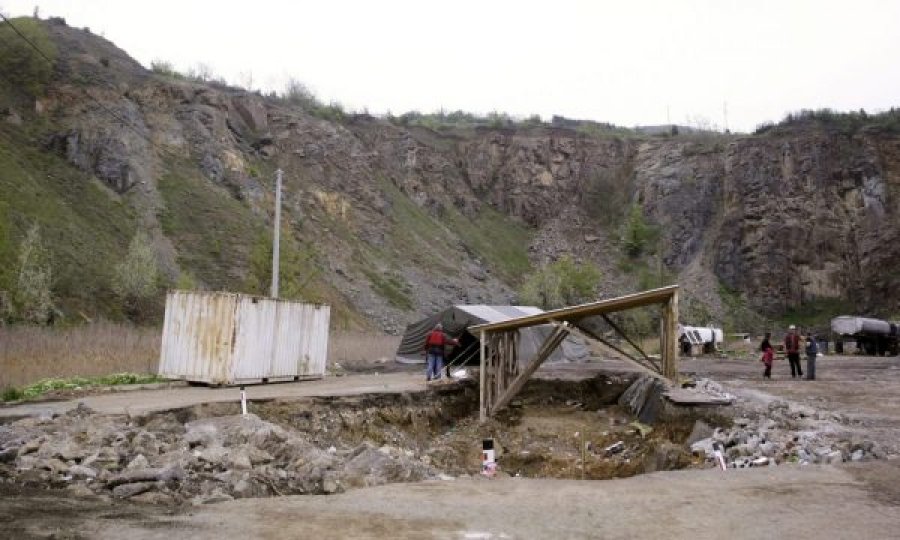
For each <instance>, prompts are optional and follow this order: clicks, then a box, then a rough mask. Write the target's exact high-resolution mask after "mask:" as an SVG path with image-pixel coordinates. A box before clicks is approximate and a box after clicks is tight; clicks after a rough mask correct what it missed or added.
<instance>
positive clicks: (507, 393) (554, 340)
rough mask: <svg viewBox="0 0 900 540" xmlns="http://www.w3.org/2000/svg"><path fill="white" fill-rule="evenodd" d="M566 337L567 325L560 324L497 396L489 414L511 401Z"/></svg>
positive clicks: (567, 332)
mask: <svg viewBox="0 0 900 540" xmlns="http://www.w3.org/2000/svg"><path fill="white" fill-rule="evenodd" d="M568 335H569V323H562V324H561V325H559V326H557V327H556V329H555V330H554V331H553V333H552V334H550V336H549V337H548V338H547V339H546V340H545V341H544V344H543V345H541V348H540V350H538V352H537V354H535V356H534V358H532V359H531V362H529V363H528V365H527V366H525V369H523V370H522V372H521V373H519V374H518V375H517V376H516V378H515V379H513V381H512V383H511V384H510V385H509V386H508V387H506V388H505V389H504V390H503V393H502V394H499V395H498V397H497V399H496V400H495V401H494V403H493V404H492V405H491V410H490V414H493V413H494V412H496V411H498V410H500V409H502V408H503V407H505V406H506V405H507V404H508V403H509V402H510V401H511V400H512V398H513V396H515V395H516V394H517V393H518V392H519V390H521V389H522V387H523V386H525V383H526V382H527V381H528V379H529V378H530V377H531V375H532V374H533V373H534V372H535V371H537V368H539V367H540V366H541V364H543V363H544V361H545V360H546V359H547V358H549V357H550V355H551V354H553V351H554V350H556V348H557V347H558V346H559V344H560V343H562V341H563V340H564V339H565V338H566V336H568Z"/></svg>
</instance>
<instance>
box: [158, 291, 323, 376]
mask: <svg viewBox="0 0 900 540" xmlns="http://www.w3.org/2000/svg"><path fill="white" fill-rule="evenodd" d="M330 315H331V308H330V307H329V306H327V305H321V304H303V303H300V302H290V301H286V300H275V299H273V298H263V297H258V296H249V295H243V294H234V293H224V292H193V291H191V292H189V291H172V292H170V293H169V294H168V295H167V297H166V314H165V320H164V322H163V335H162V347H161V349H160V358H159V375H160V376H161V377H166V378H169V379H183V380H186V381H192V382H203V383H208V384H241V383H250V382H266V381H290V380H299V379H314V378H322V377H324V376H325V361H326V359H327V356H328V323H329V318H330Z"/></svg>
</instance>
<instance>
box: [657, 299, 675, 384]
mask: <svg viewBox="0 0 900 540" xmlns="http://www.w3.org/2000/svg"><path fill="white" fill-rule="evenodd" d="M677 332H678V291H675V293H674V294H672V297H671V298H670V299H669V300H668V301H667V302H666V303H665V304H663V306H662V319H661V321H660V336H659V340H660V356H661V357H662V374H663V376H664V377H665V378H667V379H669V380H670V381H675V380H676V379H677V378H678V339H677V337H676V333H677Z"/></svg>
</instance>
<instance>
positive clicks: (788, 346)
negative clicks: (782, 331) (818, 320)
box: [784, 324, 803, 379]
mask: <svg viewBox="0 0 900 540" xmlns="http://www.w3.org/2000/svg"><path fill="white" fill-rule="evenodd" d="M784 352H785V353H787V359H788V363H790V364H791V378H792V379H793V378H794V377H803V370H802V369H800V334H798V333H797V327H796V326H794V325H793V324H792V325H791V326H790V328H788V333H787V335H786V336H784Z"/></svg>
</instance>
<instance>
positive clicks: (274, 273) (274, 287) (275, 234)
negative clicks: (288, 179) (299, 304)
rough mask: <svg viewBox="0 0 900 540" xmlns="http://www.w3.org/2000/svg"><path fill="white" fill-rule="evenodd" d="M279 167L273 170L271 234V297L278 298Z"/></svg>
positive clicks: (279, 248) (279, 239)
mask: <svg viewBox="0 0 900 540" xmlns="http://www.w3.org/2000/svg"><path fill="white" fill-rule="evenodd" d="M280 236H281V169H278V170H277V171H275V231H274V232H273V234H272V298H278V273H279V268H278V256H279V255H280V251H281V245H280V244H281V238H280Z"/></svg>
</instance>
